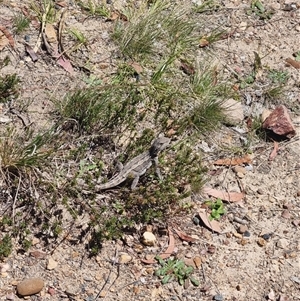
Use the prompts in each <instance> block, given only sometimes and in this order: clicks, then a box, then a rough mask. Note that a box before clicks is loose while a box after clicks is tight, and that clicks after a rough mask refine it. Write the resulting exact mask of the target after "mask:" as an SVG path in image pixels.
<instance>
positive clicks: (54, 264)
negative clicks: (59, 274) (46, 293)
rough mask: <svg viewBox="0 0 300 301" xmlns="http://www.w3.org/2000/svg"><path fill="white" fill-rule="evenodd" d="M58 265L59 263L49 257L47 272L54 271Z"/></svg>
mask: <svg viewBox="0 0 300 301" xmlns="http://www.w3.org/2000/svg"><path fill="white" fill-rule="evenodd" d="M57 265H58V263H57V262H56V261H55V260H54V259H53V258H52V257H49V259H48V264H47V270H54V269H55V268H56V267H57Z"/></svg>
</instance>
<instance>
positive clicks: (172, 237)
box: [141, 227, 175, 264]
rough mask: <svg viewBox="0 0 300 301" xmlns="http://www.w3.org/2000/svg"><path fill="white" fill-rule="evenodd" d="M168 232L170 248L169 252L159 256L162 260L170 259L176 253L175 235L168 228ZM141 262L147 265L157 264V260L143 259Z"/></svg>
mask: <svg viewBox="0 0 300 301" xmlns="http://www.w3.org/2000/svg"><path fill="white" fill-rule="evenodd" d="M168 232H169V246H168V248H167V250H166V251H165V252H164V253H161V254H159V255H158V256H159V257H160V258H162V259H166V258H168V257H170V256H171V255H172V253H173V251H174V248H175V239H174V235H173V233H172V230H171V229H170V227H168ZM141 261H142V262H143V263H147V264H154V263H157V260H155V259H149V260H147V259H141Z"/></svg>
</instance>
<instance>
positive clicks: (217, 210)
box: [205, 199, 226, 220]
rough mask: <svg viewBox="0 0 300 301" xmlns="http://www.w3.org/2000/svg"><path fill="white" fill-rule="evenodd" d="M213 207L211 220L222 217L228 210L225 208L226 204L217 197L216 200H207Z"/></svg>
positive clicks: (211, 207) (210, 206)
mask: <svg viewBox="0 0 300 301" xmlns="http://www.w3.org/2000/svg"><path fill="white" fill-rule="evenodd" d="M205 204H207V205H208V206H209V208H210V209H211V213H210V216H209V219H210V220H218V219H220V218H221V216H222V215H223V214H225V213H226V210H225V208H224V204H223V202H222V200H221V199H217V200H216V201H215V202H213V201H207V202H205Z"/></svg>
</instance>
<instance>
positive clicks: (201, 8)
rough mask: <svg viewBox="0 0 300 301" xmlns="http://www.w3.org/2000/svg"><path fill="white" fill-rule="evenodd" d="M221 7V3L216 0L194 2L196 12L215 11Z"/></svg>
mask: <svg viewBox="0 0 300 301" xmlns="http://www.w3.org/2000/svg"><path fill="white" fill-rule="evenodd" d="M220 7H221V4H220V2H219V1H217V0H204V1H201V4H195V7H194V11H195V12H196V13H200V14H202V13H206V12H210V11H217V10H218V9H219V8H220Z"/></svg>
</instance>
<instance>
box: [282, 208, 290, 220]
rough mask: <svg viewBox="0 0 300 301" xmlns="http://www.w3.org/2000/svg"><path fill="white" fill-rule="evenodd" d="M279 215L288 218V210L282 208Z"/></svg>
mask: <svg viewBox="0 0 300 301" xmlns="http://www.w3.org/2000/svg"><path fill="white" fill-rule="evenodd" d="M281 217H283V218H285V219H289V218H291V214H290V212H289V211H288V210H286V209H285V210H283V211H282V213H281Z"/></svg>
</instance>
